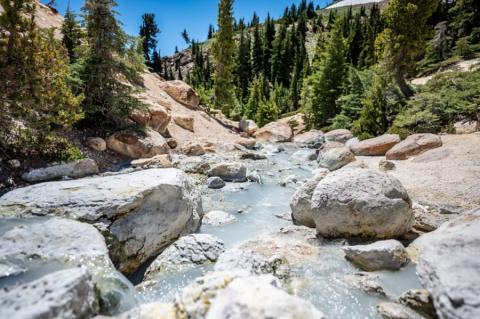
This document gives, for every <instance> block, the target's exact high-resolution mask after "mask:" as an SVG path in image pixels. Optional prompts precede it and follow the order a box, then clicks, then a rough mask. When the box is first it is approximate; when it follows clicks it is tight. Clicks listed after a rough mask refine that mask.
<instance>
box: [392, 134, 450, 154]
mask: <svg viewBox="0 0 480 319" xmlns="http://www.w3.org/2000/svg"><path fill="white" fill-rule="evenodd" d="M441 146H442V139H441V138H440V136H438V135H435V134H428V133H426V134H413V135H410V136H409V137H407V138H406V139H405V140H404V141H402V142H400V143H399V144H397V145H395V146H394V147H393V148H392V149H390V150H389V151H388V152H387V154H386V157H387V159H388V160H405V159H408V158H409V157H412V156H415V155H418V154H421V153H423V152H425V151H428V150H431V149H433V148H437V147H441Z"/></svg>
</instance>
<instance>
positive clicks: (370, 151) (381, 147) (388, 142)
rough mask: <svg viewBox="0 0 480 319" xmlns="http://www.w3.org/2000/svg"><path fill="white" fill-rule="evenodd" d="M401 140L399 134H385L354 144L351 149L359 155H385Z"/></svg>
mask: <svg viewBox="0 0 480 319" xmlns="http://www.w3.org/2000/svg"><path fill="white" fill-rule="evenodd" d="M400 141H401V140H400V136H398V135H397V134H385V135H381V136H377V137H374V138H370V139H368V140H363V141H361V142H359V143H358V144H355V145H352V146H351V147H350V150H352V152H353V154H355V155H357V156H380V155H385V153H387V152H388V150H389V149H391V148H392V147H393V146H395V145H396V144H398V143H400Z"/></svg>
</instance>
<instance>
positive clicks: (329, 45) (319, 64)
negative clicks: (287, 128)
mask: <svg viewBox="0 0 480 319" xmlns="http://www.w3.org/2000/svg"><path fill="white" fill-rule="evenodd" d="M317 49H319V50H320V49H323V46H322V45H318V46H317ZM316 55H317V58H316V60H315V61H314V65H313V73H312V75H311V76H310V77H309V78H308V79H307V81H306V84H305V86H304V92H303V93H302V100H303V101H302V104H303V106H304V108H306V110H305V111H306V112H307V114H306V117H307V121H308V124H309V125H310V126H311V127H318V128H321V127H323V126H325V125H327V124H328V123H329V121H330V120H331V119H332V118H333V117H334V116H335V115H336V114H337V107H336V100H337V99H338V98H339V97H340V95H341V93H342V84H343V82H344V78H345V72H346V69H345V56H344V55H345V46H344V39H343V37H342V32H341V25H340V24H339V23H335V24H334V26H333V28H332V30H331V31H330V32H329V35H328V39H327V41H326V43H325V45H324V49H323V52H317V53H316Z"/></svg>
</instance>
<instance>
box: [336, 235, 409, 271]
mask: <svg viewBox="0 0 480 319" xmlns="http://www.w3.org/2000/svg"><path fill="white" fill-rule="evenodd" d="M343 251H344V252H345V258H346V259H348V260H349V261H351V262H352V263H354V264H355V265H357V266H358V267H360V268H361V269H362V270H366V271H377V270H399V269H400V268H401V267H402V266H404V265H405V264H407V263H408V261H409V258H408V254H407V251H406V250H405V247H403V245H402V243H401V242H399V241H397V240H393V239H390V240H381V241H377V242H375V243H373V244H370V245H356V246H347V247H344V248H343Z"/></svg>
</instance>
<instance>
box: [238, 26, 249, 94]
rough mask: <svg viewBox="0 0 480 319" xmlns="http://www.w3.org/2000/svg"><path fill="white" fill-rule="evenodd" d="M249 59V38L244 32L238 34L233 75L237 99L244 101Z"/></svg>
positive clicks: (246, 92)
mask: <svg viewBox="0 0 480 319" xmlns="http://www.w3.org/2000/svg"><path fill="white" fill-rule="evenodd" d="M251 70H252V67H251V57H250V36H249V35H248V33H247V32H245V30H242V31H241V32H240V41H239V44H238V53H237V63H236V70H235V75H236V79H237V87H238V89H239V97H240V100H241V101H245V99H246V98H247V97H248V88H249V83H250V79H251Z"/></svg>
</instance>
